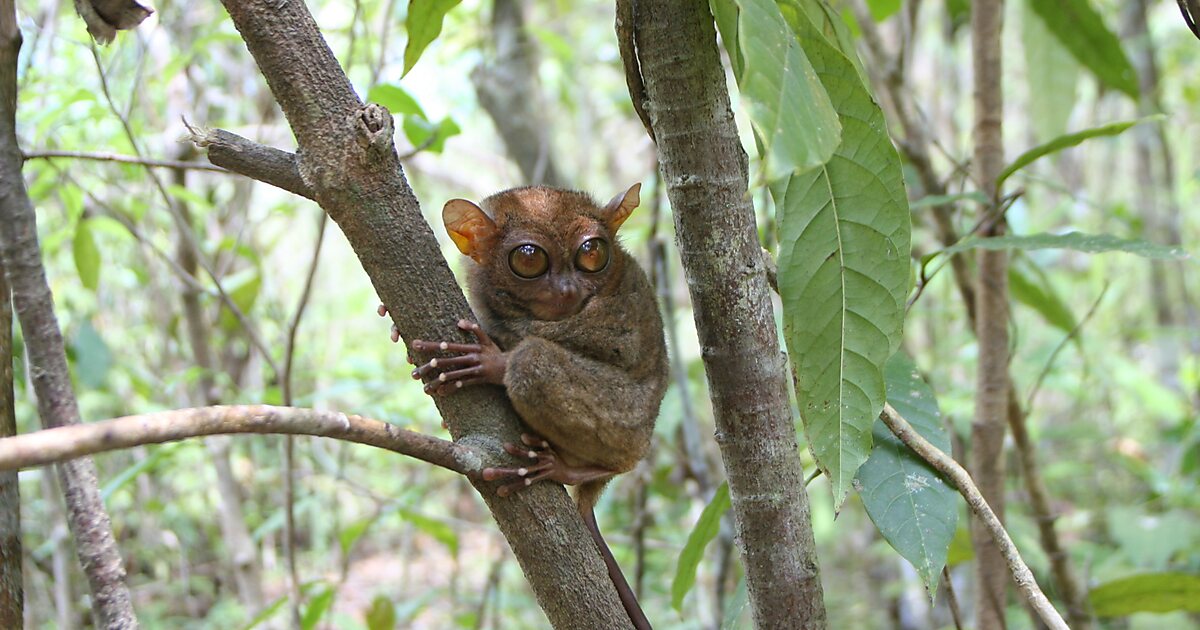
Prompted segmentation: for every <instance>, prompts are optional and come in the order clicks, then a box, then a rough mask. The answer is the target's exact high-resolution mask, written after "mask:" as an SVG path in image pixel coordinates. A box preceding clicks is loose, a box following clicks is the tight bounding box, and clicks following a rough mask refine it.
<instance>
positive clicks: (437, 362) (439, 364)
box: [412, 354, 479, 378]
mask: <svg viewBox="0 0 1200 630" xmlns="http://www.w3.org/2000/svg"><path fill="white" fill-rule="evenodd" d="M478 362H479V357H475V356H471V355H469V354H464V355H461V356H457V357H435V358H433V359H430V360H429V363H426V364H425V365H422V366H421V367H419V368H417V369H415V370H413V371H412V377H413V378H422V377H424V376H425V375H427V374H429V373H430V372H432V371H434V370H444V369H446V368H452V367H458V366H460V365H471V364H472V363H478Z"/></svg>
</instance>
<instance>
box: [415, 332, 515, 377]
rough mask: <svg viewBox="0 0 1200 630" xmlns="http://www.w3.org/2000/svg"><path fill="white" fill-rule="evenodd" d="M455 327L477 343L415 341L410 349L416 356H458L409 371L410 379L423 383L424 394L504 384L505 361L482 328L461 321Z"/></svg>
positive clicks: (502, 354) (506, 360)
mask: <svg viewBox="0 0 1200 630" xmlns="http://www.w3.org/2000/svg"><path fill="white" fill-rule="evenodd" d="M458 327H459V328H461V329H462V330H465V331H468V332H470V333H471V334H473V335H475V339H476V340H478V342H479V343H454V342H450V341H422V340H420V339H414V340H413V341H412V344H411V347H412V349H413V350H416V351H417V352H450V353H456V354H458V355H459V356H450V357H434V358H432V359H430V360H429V363H426V364H425V365H422V366H420V367H418V368H417V369H415V370H413V371H412V377H413V378H415V379H420V380H423V381H425V393H426V394H439V395H444V394H449V393H450V392H453V391H455V390H458V389H462V388H463V387H466V386H468V385H478V384H480V383H493V384H497V385H499V384H503V383H504V370H505V367H506V366H507V364H508V358H507V357H506V356H505V354H504V352H502V351H501V350H500V347H499V346H497V345H496V343H495V342H493V341H492V338H491V337H489V336H488V334H487V333H486V332H484V331H483V327H482V326H480V325H479V324H476V323H475V322H472V321H470V320H466V319H462V320H459V322H458Z"/></svg>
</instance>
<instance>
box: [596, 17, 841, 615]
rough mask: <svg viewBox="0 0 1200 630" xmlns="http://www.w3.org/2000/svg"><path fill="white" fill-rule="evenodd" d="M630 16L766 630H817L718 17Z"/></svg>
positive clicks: (774, 344) (795, 466)
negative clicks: (718, 35) (718, 38)
mask: <svg viewBox="0 0 1200 630" xmlns="http://www.w3.org/2000/svg"><path fill="white" fill-rule="evenodd" d="M622 9H626V11H625V12H623V11H622ZM631 13H632V24H633V35H634V41H635V43H636V51H637V59H629V58H626V59H625V63H626V67H627V68H628V67H630V66H631V65H633V64H634V63H635V62H636V64H637V66H640V73H641V78H642V80H643V82H644V84H645V91H646V97H647V103H646V106H647V107H646V109H647V111H648V113H649V117H650V122H651V126H652V127H653V132H654V137H655V138H657V139H658V150H659V159H660V164H661V170H662V177H663V181H664V183H666V185H667V190H668V195H669V198H670V200H671V206H672V208H673V209H674V217H675V230H676V234H677V239H678V242H679V250H680V254H681V256H682V260H683V268H684V271H685V274H686V276H687V283H688V288H689V290H690V292H691V297H692V303H693V305H694V309H695V311H694V312H695V320H696V328H697V331H698V333H699V337H700V346H701V348H702V353H703V360H704V366H705V371H706V373H707V375H708V383H709V389H710V391H711V393H712V400H713V413H714V415H715V418H716V425H717V433H716V440H717V443H718V445H719V446H720V448H721V453H722V456H723V458H724V461H725V469H726V473H727V475H728V479H729V490H730V499H731V503H732V508H733V513H734V519H735V523H736V526H737V531H738V542H739V543H740V548H741V551H742V558H743V561H744V564H745V567H746V582H747V585H748V587H749V592H750V600H751V603H752V605H753V609H754V621H755V625H756V627H758V628H820V627H823V626H824V625H825V608H824V604H823V602H822V592H821V582H820V575H819V571H818V567H817V559H816V552H815V547H814V542H813V535H812V525H811V522H810V518H809V510H808V497H807V495H806V494H805V489H804V474H803V470H802V468H801V465H800V457H799V454H798V451H797V446H796V430H795V425H794V423H793V420H792V415H791V411H790V408H789V404H788V389H787V388H788V382H787V368H786V365H785V361H784V358H783V355H782V354H781V352H780V349H779V339H778V337H777V335H776V332H775V331H776V327H775V319H774V314H773V312H772V307H771V300H770V289H769V287H768V284H767V273H766V264H765V263H764V260H763V255H762V248H761V247H760V246H759V242H758V235H757V231H756V226H755V217H754V209H753V206H752V205H751V203H750V199H749V197H748V196H747V194H746V193H747V185H748V182H747V168H748V167H747V160H746V153H745V151H744V150H743V149H742V145H741V142H740V141H739V138H738V133H737V128H736V125H735V124H734V119H733V113H732V111H731V109H730V104H729V94H728V89H727V87H726V84H725V71H724V69H723V68H722V66H721V61H720V55H719V53H718V50H717V41H716V32H715V29H714V26H713V20H712V16H711V15H710V14H709V12H708V7H707V5H706V4H705V3H699V2H694V1H692V0H639V1H638V2H636V3H634V4H633V6H632V12H631ZM622 14H624V15H629V14H630V13H629V12H628V7H619V8H618V15H622ZM623 26H627V25H621V24H618V28H619V29H620V28H622V27H623ZM635 98H636V95H635Z"/></svg>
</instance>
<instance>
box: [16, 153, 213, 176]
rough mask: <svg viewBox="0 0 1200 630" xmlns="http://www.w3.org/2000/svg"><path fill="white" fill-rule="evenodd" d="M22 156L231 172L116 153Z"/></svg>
mask: <svg viewBox="0 0 1200 630" xmlns="http://www.w3.org/2000/svg"><path fill="white" fill-rule="evenodd" d="M22 155H23V156H24V157H25V159H26V160H43V159H54V158H69V159H72V160H91V161H95V162H119V163H121V164H135V165H138V166H148V167H151V168H175V169H187V170H192V171H209V172H212V173H229V170H227V169H224V168H221V167H220V166H217V165H215V164H209V163H207V162H186V161H182V160H155V159H151V158H141V157H137V156H134V155H119V154H116V153H93V152H87V151H25V152H22Z"/></svg>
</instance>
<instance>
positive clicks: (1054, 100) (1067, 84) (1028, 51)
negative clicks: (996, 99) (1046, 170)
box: [1020, 0, 1079, 142]
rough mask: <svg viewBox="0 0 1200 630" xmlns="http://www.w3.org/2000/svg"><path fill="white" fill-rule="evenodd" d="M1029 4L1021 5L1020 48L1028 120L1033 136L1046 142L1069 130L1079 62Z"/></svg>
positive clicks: (1022, 3) (1077, 80)
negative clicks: (1022, 54) (1022, 59)
mask: <svg viewBox="0 0 1200 630" xmlns="http://www.w3.org/2000/svg"><path fill="white" fill-rule="evenodd" d="M1034 1H1035V2H1036V1H1038V0H1034ZM1029 5H1030V3H1029V2H1021V3H1020V9H1021V43H1022V44H1024V45H1023V46H1022V47H1021V48H1022V51H1023V52H1024V54H1025V80H1026V81H1027V82H1028V83H1029V117H1028V119H1029V121H1030V124H1031V125H1033V131H1034V136H1035V137H1036V138H1037V139H1038V140H1039V141H1042V142H1044V141H1046V140H1047V139H1049V138H1053V137H1055V136H1058V135H1062V134H1064V133H1066V131H1067V119H1068V118H1070V116H1071V110H1072V109H1073V108H1074V107H1075V88H1076V85H1077V83H1078V82H1079V62H1077V61H1075V58H1074V57H1072V56H1071V53H1070V51H1068V50H1067V49H1066V48H1065V47H1064V46H1063V45H1062V43H1060V42H1059V41H1058V38H1056V37H1054V35H1053V34H1052V33H1050V30H1049V29H1047V28H1046V23H1045V22H1043V21H1042V19H1041V18H1039V17H1037V16H1036V15H1034V14H1033V9H1032V7H1030V6H1029Z"/></svg>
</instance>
